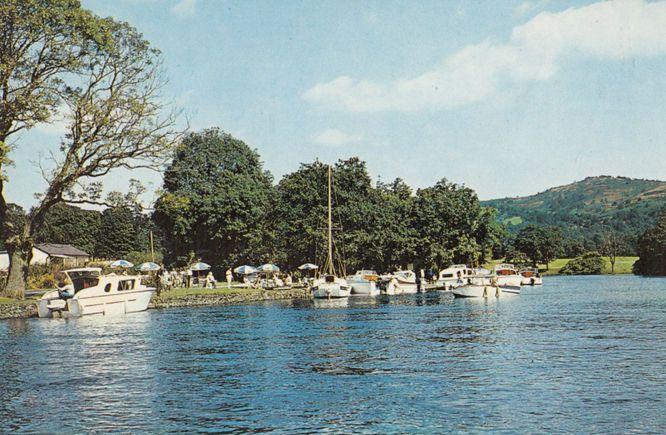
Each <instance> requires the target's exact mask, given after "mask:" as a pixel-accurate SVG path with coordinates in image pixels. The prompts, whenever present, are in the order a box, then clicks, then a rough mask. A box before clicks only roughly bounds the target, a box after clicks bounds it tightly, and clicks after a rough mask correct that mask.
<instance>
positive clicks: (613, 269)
mask: <svg viewBox="0 0 666 435" xmlns="http://www.w3.org/2000/svg"><path fill="white" fill-rule="evenodd" d="M609 260H610V264H611V273H615V259H614V258H613V259H610V258H609Z"/></svg>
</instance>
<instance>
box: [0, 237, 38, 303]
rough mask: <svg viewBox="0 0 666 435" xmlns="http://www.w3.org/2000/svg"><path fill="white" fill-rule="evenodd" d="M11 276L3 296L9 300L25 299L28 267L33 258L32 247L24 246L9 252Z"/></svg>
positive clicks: (8, 278)
mask: <svg viewBox="0 0 666 435" xmlns="http://www.w3.org/2000/svg"><path fill="white" fill-rule="evenodd" d="M7 253H8V255H9V276H8V277H7V282H6V284H5V288H4V289H3V291H2V295H3V296H4V297H7V298H14V299H23V298H24V297H25V288H26V283H27V281H28V265H29V264H30V260H31V257H32V246H22V247H18V248H16V249H12V250H8V252H7Z"/></svg>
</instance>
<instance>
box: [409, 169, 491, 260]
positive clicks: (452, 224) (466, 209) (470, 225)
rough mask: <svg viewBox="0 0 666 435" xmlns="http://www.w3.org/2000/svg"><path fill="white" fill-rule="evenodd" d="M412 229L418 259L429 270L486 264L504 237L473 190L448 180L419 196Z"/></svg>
mask: <svg viewBox="0 0 666 435" xmlns="http://www.w3.org/2000/svg"><path fill="white" fill-rule="evenodd" d="M413 225H414V227H415V228H416V229H417V230H418V236H419V246H418V248H417V258H418V259H419V262H420V264H421V266H422V267H426V268H431V267H437V266H444V265H448V264H450V263H451V262H455V263H468V264H478V263H483V262H484V261H485V259H486V258H487V257H489V256H490V253H491V251H492V248H493V246H494V245H495V244H498V243H499V241H500V236H501V227H499V226H498V225H496V222H495V214H494V211H492V210H490V209H487V208H484V207H482V206H481V204H480V203H479V200H478V198H477V196H476V193H474V191H473V190H472V189H470V188H468V187H464V186H458V185H456V184H453V183H449V182H447V181H446V180H445V179H443V180H441V181H439V182H438V183H437V184H435V186H433V187H428V188H425V189H419V190H418V191H417V192H416V198H415V200H414V221H413Z"/></svg>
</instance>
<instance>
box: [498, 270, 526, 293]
mask: <svg viewBox="0 0 666 435" xmlns="http://www.w3.org/2000/svg"><path fill="white" fill-rule="evenodd" d="M494 272H495V275H496V279H497V285H499V286H500V288H501V289H502V291H504V292H507V293H512V294H520V286H521V283H522V281H523V277H522V276H521V275H520V274H519V273H518V272H517V271H516V268H515V267H514V265H513V264H508V263H502V264H498V265H496V266H495V269H494Z"/></svg>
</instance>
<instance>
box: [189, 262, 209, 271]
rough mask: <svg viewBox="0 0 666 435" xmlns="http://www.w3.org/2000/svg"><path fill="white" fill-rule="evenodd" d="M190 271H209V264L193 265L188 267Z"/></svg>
mask: <svg viewBox="0 0 666 435" xmlns="http://www.w3.org/2000/svg"><path fill="white" fill-rule="evenodd" d="M190 269H191V270H196V271H198V270H208V269H210V264H206V263H194V264H193V265H192V266H190Z"/></svg>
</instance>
